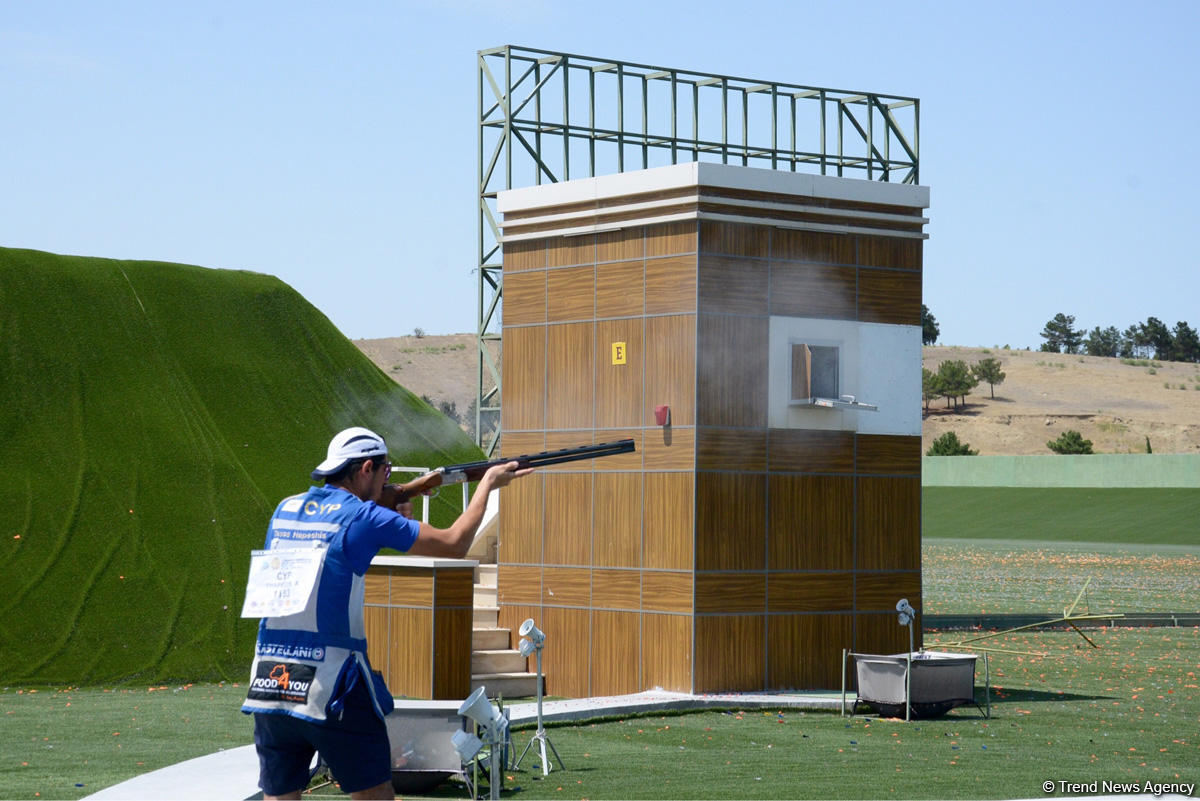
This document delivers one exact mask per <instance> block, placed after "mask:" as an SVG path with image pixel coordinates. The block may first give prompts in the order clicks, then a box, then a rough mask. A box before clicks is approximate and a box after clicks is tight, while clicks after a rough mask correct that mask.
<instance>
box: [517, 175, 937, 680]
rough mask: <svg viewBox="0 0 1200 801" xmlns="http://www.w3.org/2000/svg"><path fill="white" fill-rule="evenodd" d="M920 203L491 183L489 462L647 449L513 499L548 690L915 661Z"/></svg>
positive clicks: (586, 182)
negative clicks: (493, 422)
mask: <svg viewBox="0 0 1200 801" xmlns="http://www.w3.org/2000/svg"><path fill="white" fill-rule="evenodd" d="M928 205H929V192H928V189H927V188H926V187H921V186H915V185H906V184H895V183H882V182H878V181H869V180H857V179H848V178H839V177H833V176H822V175H809V174H800V173H794V172H786V171H782V170H768V169H756V168H750V167H741V166H732V165H725V164H715V163H689V164H679V165H674V166H669V167H661V168H654V169H647V170H641V171H636V172H625V173H621V174H617V175H609V176H603V177H598V178H588V179H583V180H572V181H564V182H560V183H555V184H548V185H543V186H534V187H528V188H524V189H515V190H511V191H507V192H501V193H500V194H499V197H498V201H497V207H498V209H499V211H500V212H501V213H502V215H503V219H502V222H501V230H502V234H503V235H502V242H503V248H504V266H503V290H504V312H503V327H502V346H503V355H502V358H503V362H502V375H503V404H502V411H501V430H502V442H503V445H502V447H503V451H504V452H505V453H531V452H536V451H540V450H543V449H550V448H556V447H563V446H565V445H567V444H575V443H580V442H589V441H590V442H605V441H609V440H615V439H620V438H626V437H628V438H632V439H634V440H635V442H636V450H635V451H634V452H631V453H628V454H622V455H619V456H615V457H612V458H607V459H598V460H593V461H590V462H588V461H585V462H577V463H573V464H565V465H556V466H553V467H548V468H545V469H544V470H539V471H538V473H536V474H534V475H533V476H530V477H529V478H528V479H526V480H524V481H522V482H520V483H519V484H515V485H513V486H512V487H511V488H510V489H509V490H508V495H507V496H506V497H505V499H504V501H503V503H502V504H501V511H500V547H499V553H498V563H499V574H498V587H499V589H498V604H499V607H500V625H501V626H508V627H512V628H515V627H516V626H517V625H519V623H520V621H522V620H524V619H526V618H535V619H537V620H538V621H539V625H541V626H542V628H543V629H545V630H546V631H547V632H550V631H553V632H554V633H555V636H554V637H553V638H552V639H548V640H547V644H546V649H545V654H544V670H545V676H546V690H547V692H549V693H552V694H558V695H565V696H586V695H592V696H595V695H608V694H616V693H630V692H638V691H641V690H645V689H650V688H654V687H662V688H664V689H669V690H678V691H684V692H692V693H704V692H714V691H753V690H763V689H785V688H832V687H836V686H838V683H839V681H840V671H841V652H842V649H843V648H848V649H850V650H853V651H859V652H869V653H891V652H895V651H900V650H905V649H907V648H908V642H907V635H906V633H905V631H904V630H903V629H902V628H901V627H899V626H897V625H896V622H895V604H896V599H897V598H900V597H907V598H909V599H912V601H913V603H914V605H916V606H917V607H918V608H919V607H920V596H921V556H920V531H921V519H920V514H921V494H920V492H921V482H920V467H921V463H920V458H921V437H920V435H921V416H920V410H921V385H920V381H921V370H920V367H921V330H920V316H921V266H922V247H923V242H924V239H925V236H926V235H925V233H924V225H925V223H926V222H927V220H926V218H925V217H924V216H923V215H924V210H925V209H926V208H927V207H928ZM918 645H919V643H918Z"/></svg>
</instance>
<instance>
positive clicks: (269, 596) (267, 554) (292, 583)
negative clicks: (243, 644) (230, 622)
mask: <svg viewBox="0 0 1200 801" xmlns="http://www.w3.org/2000/svg"><path fill="white" fill-rule="evenodd" d="M324 559H325V549H324V548H276V549H273V550H269V551H251V552H250V578H249V579H248V580H247V581H246V600H245V602H244V603H243V604H242V617H287V616H288V615H295V614H299V613H300V612H303V611H304V608H305V607H306V606H307V605H308V599H309V596H311V595H312V591H313V587H315V586H316V583H317V574H318V573H320V572H321V563H322V562H323V561H324Z"/></svg>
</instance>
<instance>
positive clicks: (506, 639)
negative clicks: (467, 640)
mask: <svg viewBox="0 0 1200 801" xmlns="http://www.w3.org/2000/svg"><path fill="white" fill-rule="evenodd" d="M510 647H512V632H511V631H509V630H508V629H502V628H497V627H496V626H476V627H475V628H474V629H472V630H471V650H472V651H505V650H508V649H509V648H510Z"/></svg>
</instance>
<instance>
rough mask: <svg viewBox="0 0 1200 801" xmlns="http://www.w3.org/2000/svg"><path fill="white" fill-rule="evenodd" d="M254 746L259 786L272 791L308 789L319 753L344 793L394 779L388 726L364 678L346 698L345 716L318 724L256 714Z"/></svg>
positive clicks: (279, 793)
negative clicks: (376, 710) (379, 712)
mask: <svg viewBox="0 0 1200 801" xmlns="http://www.w3.org/2000/svg"><path fill="white" fill-rule="evenodd" d="M254 745H255V746H256V747H257V750H258V766H259V771H258V777H259V778H258V784H259V786H260V787H262V789H263V792H264V793H266V794H267V795H287V794H288V793H291V792H294V791H296V790H301V791H303V790H304V788H306V787H307V786H308V781H309V773H310V770H311V769H310V767H309V766H310V765H311V764H312V758H313V754H314V753H317V752H320V754H321V758H322V759H323V760H325V764H326V765H328V766H329V770H330V772H331V773H333V777H334V778H335V779H337V781H338V784H340V785H341V787H342V792H345V793H354V792H358V791H359V790H366V789H368V788H371V787H375V786H376V785H379V784H383V783H384V782H390V781H391V780H392V748H391V745H390V744H389V742H388V734H387V726H386V725H385V724H384V722H383V721H382V720H380V719H379V716H378V715H376V714H375V709H374V707H373V706H372V704H371V698H370V695H369V694H368V692H367V689H366V685H365V684H364V683H363V682H359V683H358V685H357V686H356V687H355V688H354V689H353V690H351V691H350V694H349V695H348V696H347V697H346V706H345V708H344V710H343V713H342V716H341V719H330V720H327V721H325V722H324V723H314V722H313V721H310V720H302V719H300V718H294V717H292V716H291V715H286V714H272V713H265V712H256V713H255V714H254Z"/></svg>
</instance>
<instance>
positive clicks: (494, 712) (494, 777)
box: [451, 687, 508, 801]
mask: <svg viewBox="0 0 1200 801" xmlns="http://www.w3.org/2000/svg"><path fill="white" fill-rule="evenodd" d="M458 714H459V715H462V716H463V717H467V718H470V719H471V720H472V721H474V722H475V723H476V724H477V725H478V726H480V727H481V730H482V731H483V734H484V736H485V737H486V738H487V745H488V792H489V796H490V797H491V799H492V801H497V799H499V798H500V782H501V780H502V778H503V776H502V774H501V772H500V767H501V765H500V761H501V760H500V759H499V755H500V751H501V749H502V748H503V746H504V742H505V739H506V738H507V735H508V718H506V717H505V716H504V715H503V714H501V712H500V710H498V709H497V708H496V707H494V706H492V704H491V702H490V701H488V699H487V690H486V689H485V688H484V687H479V688H478V689H476V690H475V692H473V693H471V695H470V696H468V697H467V700H465V701H463V702H462V704H461V705H460V706H459V707H458ZM451 739H452V740H453V739H454V738H453V737H451ZM473 739H474V741H475V742H477V743H480V747H482V743H483V741H481V740H480V739H479V738H478V737H473ZM460 743H461V744H462V745H463V746H464V747H466V746H468V745H472V743H470V741H468V740H466V739H465V738H460V742H459V743H455V750H458V746H459V744H460ZM467 750H469V749H467ZM459 753H460V754H461V753H462V751H460V752H459ZM478 753H479V752H478V750H476V752H475V754H476V755H478Z"/></svg>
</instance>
